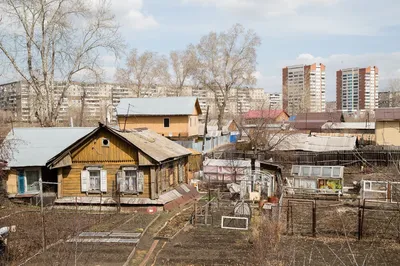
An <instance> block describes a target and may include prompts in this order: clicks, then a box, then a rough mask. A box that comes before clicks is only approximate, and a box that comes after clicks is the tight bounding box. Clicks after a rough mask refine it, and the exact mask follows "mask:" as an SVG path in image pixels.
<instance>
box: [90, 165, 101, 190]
mask: <svg viewBox="0 0 400 266" xmlns="http://www.w3.org/2000/svg"><path fill="white" fill-rule="evenodd" d="M89 178H90V181H89V190H91V191H93V190H95V191H99V190H100V170H89Z"/></svg>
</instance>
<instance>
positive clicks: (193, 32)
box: [104, 0, 400, 100]
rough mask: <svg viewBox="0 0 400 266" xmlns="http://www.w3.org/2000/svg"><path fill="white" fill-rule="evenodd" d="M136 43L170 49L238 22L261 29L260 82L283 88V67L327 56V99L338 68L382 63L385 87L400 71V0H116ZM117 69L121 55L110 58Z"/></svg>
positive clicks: (161, 50) (125, 29)
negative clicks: (117, 57) (118, 57)
mask: <svg viewBox="0 0 400 266" xmlns="http://www.w3.org/2000/svg"><path fill="white" fill-rule="evenodd" d="M112 4H113V10H114V12H115V13H116V14H117V16H118V18H119V21H120V23H121V25H122V26H123V27H122V32H123V35H124V37H125V39H126V40H127V43H128V46H129V48H138V49H139V50H140V51H143V50H152V51H157V52H159V53H163V54H168V52H169V51H170V50H173V49H183V48H185V47H186V46H187V44H189V43H196V42H198V40H199V39H200V37H201V36H203V35H205V34H207V33H208V32H210V31H222V30H226V29H228V28H230V27H231V26H232V25H233V24H235V23H241V24H243V25H244V26H245V27H246V28H251V29H254V30H255V31H256V32H257V33H258V35H259V36H260V37H261V39H262V45H261V47H260V48H259V51H258V73H257V76H258V78H259V81H258V86H260V87H263V88H265V90H266V91H268V92H280V91H281V80H282V78H281V72H282V70H281V69H282V67H284V66H286V65H291V64H298V63H313V62H318V63H319V62H321V63H323V64H325V65H326V67H327V68H326V69H327V70H326V71H327V78H326V79H327V80H326V83H327V100H334V98H335V71H336V70H338V69H340V68H347V67H356V66H359V67H365V66H368V65H376V66H378V67H379V69H380V79H381V88H380V90H384V89H385V84H386V82H387V80H388V79H390V78H393V77H396V76H399V74H400V47H399V46H400V43H399V40H400V16H399V12H398V11H399V10H400V1H398V0H380V1H376V0H112ZM104 64H105V65H106V66H107V69H109V73H112V71H113V67H114V65H115V62H114V61H113V60H112V59H110V60H107V58H104Z"/></svg>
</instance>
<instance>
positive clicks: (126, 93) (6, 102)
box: [0, 81, 280, 124]
mask: <svg viewBox="0 0 400 266" xmlns="http://www.w3.org/2000/svg"><path fill="white" fill-rule="evenodd" d="M63 88H64V86H63V84H62V83H59V84H57V85H56V87H55V92H54V95H55V99H56V100H58V99H59V97H60V96H61V91H62V89H63ZM136 95H137V94H136V93H135V92H134V90H132V89H130V88H126V87H122V86H119V85H116V84H108V83H102V84H84V83H74V84H73V85H71V86H70V87H69V88H68V90H67V92H66V94H65V95H64V98H63V100H62V105H61V108H60V112H59V116H58V119H57V121H58V123H59V124H68V123H69V122H70V119H71V117H73V118H74V117H78V118H79V117H80V115H81V113H82V107H83V114H84V118H85V119H86V120H87V121H106V119H107V120H108V121H116V120H115V114H114V107H115V106H117V104H118V103H119V101H120V99H121V98H131V97H136ZM141 95H142V97H168V96H172V95H170V92H169V90H168V89H167V88H166V87H163V86H154V87H152V88H149V89H145V90H143V91H142V92H141ZM180 95H181V96H195V97H197V98H198V100H199V103H200V107H201V109H202V112H203V116H202V117H200V119H204V118H205V113H206V109H207V106H210V117H211V118H213V117H216V116H217V114H218V106H217V104H216V103H215V96H214V93H213V92H212V91H210V90H207V89H205V88H194V87H190V86H187V87H185V88H183V90H182V91H181V93H180ZM174 96H175V95H174ZM217 97H218V98H219V99H222V98H223V96H222V94H221V93H219V94H218V93H217ZM277 98H279V96H277V95H274V96H271V95H269V96H268V95H267V94H265V93H264V89H262V88H233V89H232V90H231V91H230V93H229V95H228V102H227V105H226V108H225V117H226V118H234V117H235V116H237V115H240V114H243V113H246V112H248V111H249V110H251V109H252V110H256V109H261V108H266V107H265V106H267V105H269V103H271V107H272V106H275V105H277V106H278V105H279V102H280V101H279V99H277ZM34 100H35V92H34V91H33V89H32V88H30V87H29V85H28V84H27V83H26V82H23V81H17V82H12V83H7V84H1V85H0V110H3V111H9V112H10V113H11V114H12V115H13V117H14V119H15V120H17V121H21V122H30V123H31V122H36V117H35V110H36V109H35V102H34Z"/></svg>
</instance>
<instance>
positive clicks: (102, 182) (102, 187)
mask: <svg viewBox="0 0 400 266" xmlns="http://www.w3.org/2000/svg"><path fill="white" fill-rule="evenodd" d="M83 171H86V172H87V173H88V176H87V180H85V182H86V185H85V186H86V187H85V189H83V188H82V192H86V193H103V192H107V170H105V169H103V168H102V167H101V166H87V167H85V170H83ZM83 171H81V182H82V172H83ZM90 172H98V173H99V188H92V187H91V182H90Z"/></svg>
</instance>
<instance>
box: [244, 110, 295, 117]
mask: <svg viewBox="0 0 400 266" xmlns="http://www.w3.org/2000/svg"><path fill="white" fill-rule="evenodd" d="M282 113H285V114H286V115H287V116H288V117H289V115H288V114H287V113H286V112H285V111H284V110H281V109H277V110H268V109H266V110H250V111H248V112H247V113H245V114H244V118H245V119H258V118H272V119H275V118H277V117H278V116H279V115H280V114H282Z"/></svg>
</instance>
